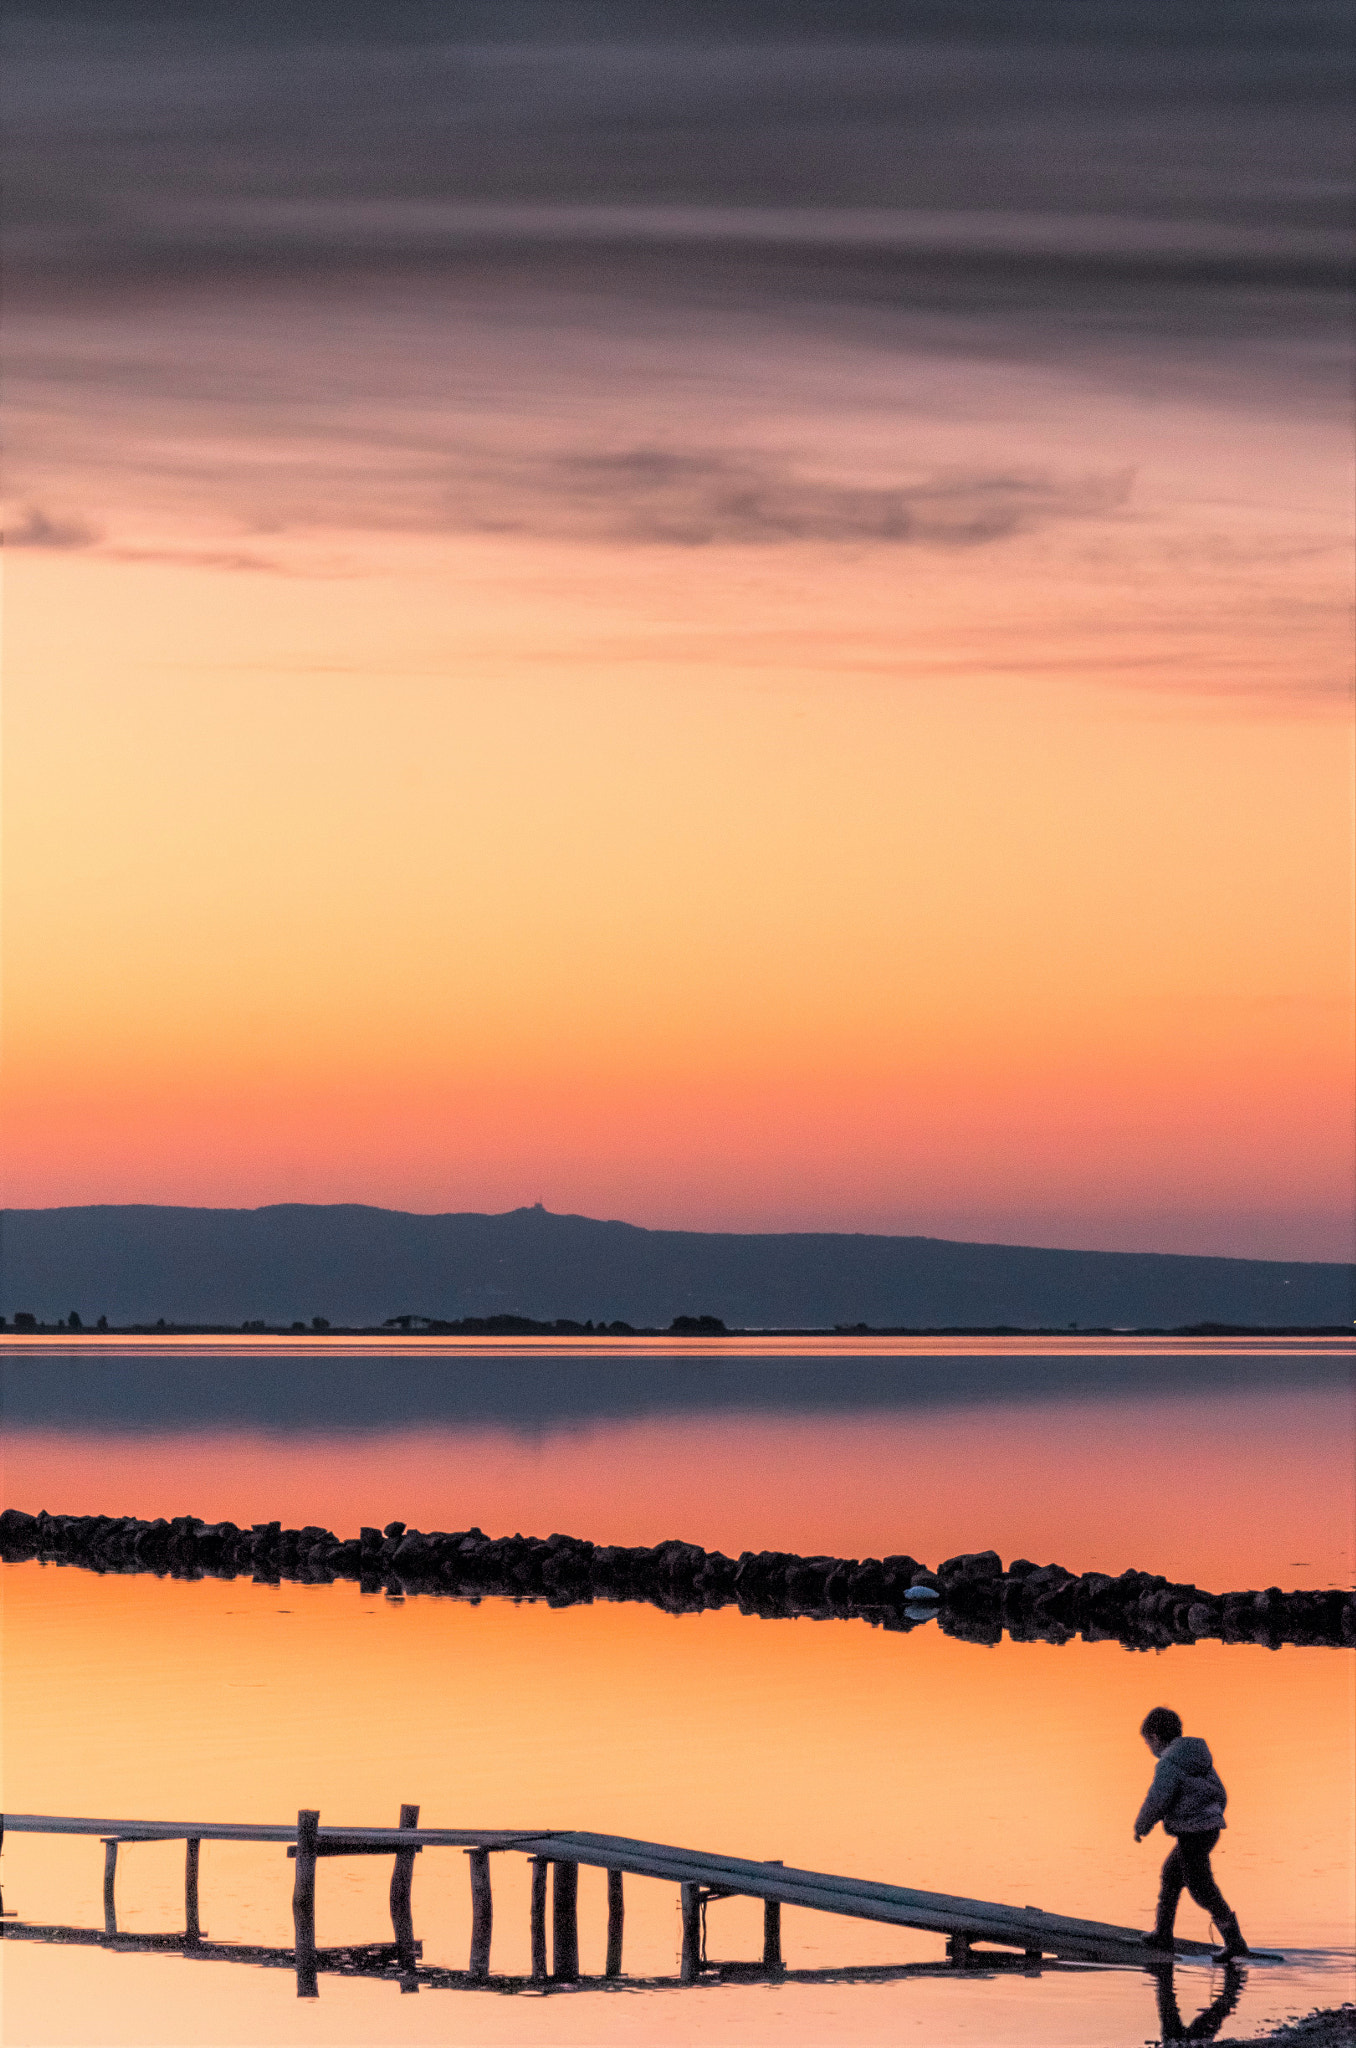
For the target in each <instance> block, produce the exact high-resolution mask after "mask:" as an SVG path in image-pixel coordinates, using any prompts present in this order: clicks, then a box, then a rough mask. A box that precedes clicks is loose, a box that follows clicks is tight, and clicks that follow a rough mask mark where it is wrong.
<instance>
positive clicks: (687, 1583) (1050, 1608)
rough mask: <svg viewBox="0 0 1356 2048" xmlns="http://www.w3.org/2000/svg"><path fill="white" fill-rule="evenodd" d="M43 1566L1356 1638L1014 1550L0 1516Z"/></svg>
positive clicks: (991, 1637) (1308, 1602)
mask: <svg viewBox="0 0 1356 2048" xmlns="http://www.w3.org/2000/svg"><path fill="white" fill-rule="evenodd" d="M34 1558H37V1559H42V1560H44V1561H46V1562H48V1563H51V1564H67V1565H79V1566H81V1567H83V1568H84V1569H85V1570H87V1571H96V1572H154V1573H156V1574H158V1575H160V1576H162V1577H163V1576H170V1577H174V1578H186V1579H193V1578H227V1579H230V1578H241V1577H249V1578H252V1579H255V1580H258V1581H260V1582H262V1583H265V1584H277V1583H279V1582H280V1581H281V1580H283V1579H286V1580H289V1581H291V1582H293V1583H297V1584H303V1585H324V1584H328V1583H331V1582H332V1581H334V1580H336V1579H354V1580H357V1581H358V1583H359V1584H360V1585H362V1586H363V1587H364V1588H366V1589H368V1590H370V1591H374V1592H375V1591H379V1590H381V1589H383V1588H385V1589H386V1590H387V1591H388V1592H392V1593H400V1594H405V1593H425V1594H442V1595H445V1596H452V1597H454V1598H460V1599H481V1598H490V1597H493V1598H500V1599H511V1600H524V1599H527V1600H546V1601H549V1602H550V1603H551V1604H552V1605H553V1606H562V1607H564V1606H572V1605H574V1604H576V1603H578V1602H581V1601H582V1602H587V1601H591V1600H643V1601H647V1602H649V1603H651V1604H652V1605H654V1606H657V1607H661V1608H663V1609H664V1610H665V1611H666V1612H668V1613H672V1614H686V1613H694V1612H697V1611H699V1610H701V1609H703V1608H708V1607H729V1606H737V1607H739V1608H740V1609H741V1610H742V1611H743V1612H744V1613H746V1614H754V1615H763V1616H765V1617H768V1618H773V1617H784V1616H792V1615H800V1616H805V1617H807V1618H810V1619H814V1620H824V1621H827V1620H832V1619H856V1620H862V1621H868V1622H872V1623H874V1624H875V1625H877V1626H879V1627H883V1628H888V1629H908V1628H915V1627H919V1626H921V1625H922V1623H923V1622H924V1621H926V1620H928V1619H930V1618H932V1617H933V1616H935V1617H936V1619H937V1621H938V1622H939V1624H940V1626H941V1627H942V1628H943V1629H944V1630H945V1631H946V1632H947V1634H949V1635H955V1636H960V1637H962V1638H964V1639H966V1640H968V1641H972V1642H980V1643H996V1642H997V1641H999V1639H1000V1638H1001V1637H1002V1636H1003V1635H1004V1634H1005V1633H1006V1634H1007V1635H1009V1636H1010V1637H1012V1638H1013V1640H1014V1641H1018V1642H1027V1641H1043V1642H1056V1643H1062V1642H1067V1641H1068V1640H1069V1639H1070V1638H1071V1637H1073V1636H1081V1637H1082V1638H1084V1639H1085V1640H1087V1641H1091V1642H1097V1641H1107V1640H1114V1641H1117V1642H1120V1643H1123V1644H1124V1645H1125V1646H1126V1647H1127V1648H1129V1649H1144V1650H1150V1649H1162V1648H1165V1647H1166V1646H1168V1645H1169V1644H1173V1643H1192V1642H1200V1641H1202V1640H1206V1639H1209V1638H1212V1637H1213V1638H1216V1639H1220V1640H1222V1641H1224V1642H1228V1643H1263V1644H1266V1645H1268V1646H1270V1647H1271V1648H1279V1647H1280V1645H1281V1644H1282V1643H1312V1644H1328V1645H1339V1646H1340V1645H1345V1646H1348V1647H1351V1646H1353V1645H1356V1593H1353V1592H1350V1591H1344V1590H1342V1589H1340V1588H1339V1589H1328V1590H1321V1589H1314V1590H1307V1591H1306V1590H1299V1591H1292V1592H1283V1591H1282V1590H1281V1588H1280V1587H1279V1586H1268V1587H1265V1588H1263V1589H1262V1590H1260V1591H1259V1590H1256V1589H1254V1590H1249V1591H1246V1592H1233V1593H1209V1592H1205V1591H1203V1590H1202V1588H1201V1587H1199V1586H1192V1585H1183V1584H1180V1583H1177V1582H1175V1581H1173V1580H1170V1579H1166V1578H1163V1577H1161V1576H1158V1575H1155V1574H1154V1573H1151V1572H1142V1571H1126V1572H1122V1573H1120V1574H1119V1576H1117V1577H1112V1576H1111V1575H1110V1574H1109V1573H1106V1572H1073V1571H1069V1570H1067V1569H1066V1568H1065V1567H1064V1566H1063V1565H1059V1564H1046V1565H1038V1564H1035V1563H1033V1562H1032V1561H1031V1560H1030V1559H1028V1558H1016V1559H1013V1560H1012V1561H1011V1562H1010V1563H1009V1564H1008V1565H1007V1566H1006V1567H1005V1566H1004V1564H1003V1562H1002V1560H1001V1558H1000V1557H999V1555H998V1553H997V1552H996V1551H993V1550H981V1551H970V1552H966V1553H964V1554H962V1555H960V1556H957V1557H950V1558H947V1559H946V1560H945V1561H944V1562H943V1563H941V1564H939V1565H938V1566H937V1567H936V1569H935V1570H929V1569H928V1567H927V1566H926V1565H925V1564H923V1563H922V1562H921V1561H920V1560H919V1559H917V1558H914V1557H908V1556H904V1555H897V1556H892V1557H884V1558H880V1557H868V1558H846V1557H799V1556H796V1555H794V1554H792V1553H789V1552H786V1551H779V1550H760V1551H750V1550H746V1551H744V1552H743V1554H742V1555H741V1556H739V1557H726V1556H725V1555H724V1554H723V1553H722V1552H721V1551H718V1550H715V1551H711V1550H703V1549H701V1548H700V1547H699V1545H697V1544H695V1543H680V1542H668V1543H657V1544H655V1545H654V1546H653V1547H651V1548H647V1547H644V1546H640V1547H625V1546H621V1545H618V1544H606V1543H590V1542H587V1541H585V1540H582V1539H580V1538H577V1537H573V1536H560V1535H556V1536H548V1537H545V1538H541V1537H535V1536H520V1535H514V1536H486V1535H485V1533H484V1531H483V1530H480V1529H463V1530H457V1531H448V1530H442V1529H435V1530H431V1531H428V1532H424V1531H421V1530H418V1529H410V1528H407V1527H406V1525H405V1524H404V1523H403V1522H388V1523H387V1524H386V1526H385V1528H383V1529H376V1528H368V1529H364V1530H363V1531H362V1533H361V1535H359V1536H356V1537H350V1538H347V1539H342V1538H340V1537H338V1536H336V1535H335V1534H334V1532H333V1531H332V1530H330V1529H322V1528H320V1527H318V1526H316V1525H313V1524H308V1525H307V1526H306V1527H305V1528H302V1529H284V1528H283V1527H282V1525H281V1523H279V1522H256V1523H255V1524H254V1525H253V1526H252V1527H251V1528H248V1529H242V1528H239V1527H238V1526H237V1525H236V1524H235V1523H234V1522H204V1521H201V1520H199V1519H198V1517H196V1516H194V1515H178V1516H176V1517H175V1518H174V1520H172V1521H167V1520H165V1519H164V1518H163V1517H161V1518H159V1519H157V1520H156V1521H152V1522H146V1521H139V1520H138V1519H137V1518H136V1517H135V1516H132V1515H122V1516H117V1515H50V1514H48V1513H46V1512H45V1511H43V1512H42V1513H39V1514H36V1515H31V1514H26V1513H25V1512H23V1510H21V1509H19V1508H7V1509H6V1510H5V1511H4V1513H3V1514H0V1561H3V1562H5V1563H10V1564H12V1563H17V1562H20V1561H22V1560H25V1559H34Z"/></svg>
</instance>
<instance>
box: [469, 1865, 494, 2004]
mask: <svg viewBox="0 0 1356 2048" xmlns="http://www.w3.org/2000/svg"><path fill="white" fill-rule="evenodd" d="M466 1853H467V1855H468V1856H469V1858H470V1860H471V1962H470V1973H471V1975H472V1976H473V1977H474V1978H475V1979H476V1981H477V1982H478V1983H481V1984H483V1983H484V1982H485V1979H486V1978H487V1977H488V1976H489V1974H490V1932H491V1929H492V1928H493V1926H494V1898H493V1895H492V1893H491V1891H490V1852H489V1850H488V1849H468V1850H467V1852H466Z"/></svg>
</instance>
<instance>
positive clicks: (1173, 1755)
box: [1135, 1707, 1248, 1956]
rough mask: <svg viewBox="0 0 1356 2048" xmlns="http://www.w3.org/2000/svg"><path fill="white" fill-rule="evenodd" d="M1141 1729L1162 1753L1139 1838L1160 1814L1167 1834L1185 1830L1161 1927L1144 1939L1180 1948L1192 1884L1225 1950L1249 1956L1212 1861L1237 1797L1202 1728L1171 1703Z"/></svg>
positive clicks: (1166, 1879) (1166, 1878) (1164, 1892)
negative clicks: (1227, 1810) (1182, 1915)
mask: <svg viewBox="0 0 1356 2048" xmlns="http://www.w3.org/2000/svg"><path fill="white" fill-rule="evenodd" d="M1139 1732H1140V1734H1141V1735H1142V1736H1143V1737H1144V1740H1145V1742H1146V1743H1147V1744H1148V1745H1149V1748H1150V1749H1151V1750H1152V1751H1153V1753H1154V1755H1155V1756H1156V1757H1157V1759H1158V1766H1157V1768H1156V1770H1155V1771H1154V1777H1153V1783H1152V1784H1151V1785H1150V1787H1149V1791H1148V1796H1147V1797H1146V1799H1145V1801H1144V1804H1143V1806H1141V1808H1140V1810H1139V1813H1138V1815H1137V1817H1136V1820H1135V1840H1136V1841H1137V1842H1142V1841H1143V1840H1144V1837H1145V1836H1146V1835H1147V1834H1148V1833H1149V1831H1150V1829H1151V1828H1153V1827H1156V1826H1157V1825H1158V1823H1159V1821H1162V1823H1163V1832H1164V1834H1165V1835H1175V1836H1176V1838H1177V1840H1176V1845H1175V1846H1174V1848H1173V1851H1172V1854H1171V1855H1170V1856H1169V1857H1168V1859H1167V1861H1166V1863H1165V1864H1164V1865H1163V1874H1162V1877H1161V1878H1160V1880H1159V1890H1158V1917H1157V1919H1156V1921H1155V1922H1154V1931H1153V1933H1152V1934H1146V1935H1145V1936H1144V1946H1145V1947H1146V1948H1148V1949H1157V1950H1158V1951H1159V1952H1160V1953H1162V1954H1164V1955H1171V1954H1172V1953H1173V1945H1172V1929H1173V1922H1174V1921H1175V1920H1176V1918H1177V1901H1178V1900H1179V1899H1180V1898H1181V1896H1182V1890H1183V1887H1185V1888H1186V1890H1187V1891H1189V1892H1190V1893H1191V1896H1192V1898H1193V1899H1194V1900H1195V1901H1196V1904H1197V1905H1198V1906H1199V1907H1201V1909H1202V1911H1203V1912H1206V1913H1208V1914H1209V1915H1210V1917H1211V1919H1212V1920H1213V1921H1214V1923H1215V1925H1216V1927H1218V1929H1219V1931H1220V1934H1221V1935H1222V1937H1223V1940H1224V1953H1225V1955H1226V1956H1245V1955H1247V1953H1248V1944H1247V1943H1246V1941H1244V1939H1243V1936H1242V1934H1241V1933H1240V1931H1239V1926H1238V1920H1237V1918H1236V1916H1235V1914H1234V1911H1233V1908H1232V1907H1231V1906H1230V1905H1229V1902H1228V1900H1227V1899H1226V1898H1225V1896H1224V1894H1223V1892H1222V1891H1221V1890H1220V1888H1219V1886H1218V1885H1217V1884H1216V1883H1215V1874H1214V1872H1213V1871H1212V1870H1211V1868H1210V1852H1211V1850H1212V1849H1213V1848H1214V1846H1215V1844H1216V1842H1218V1840H1219V1838H1220V1831H1221V1829H1222V1828H1224V1826H1225V1825H1226V1822H1225V1819H1224V1807H1225V1803H1226V1801H1227V1800H1228V1797H1229V1795H1228V1793H1227V1792H1226V1791H1225V1789H1224V1786H1223V1784H1222V1783H1221V1781H1220V1776H1219V1773H1218V1771H1217V1770H1216V1769H1215V1765H1214V1760H1213V1758H1212V1757H1211V1755H1210V1751H1209V1750H1208V1749H1207V1748H1206V1746H1205V1744H1204V1743H1203V1742H1202V1741H1201V1739H1200V1737H1199V1736H1198V1735H1183V1733H1182V1719H1181V1716H1180V1714H1175V1713H1174V1712H1173V1710H1172V1708H1171V1707H1155V1708H1154V1709H1153V1711H1152V1713H1149V1714H1146V1715H1145V1717H1144V1720H1143V1723H1142V1724H1141V1727H1140V1731H1139Z"/></svg>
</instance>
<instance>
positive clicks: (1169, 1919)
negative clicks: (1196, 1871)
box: [1154, 1842, 1186, 1941]
mask: <svg viewBox="0 0 1356 2048" xmlns="http://www.w3.org/2000/svg"><path fill="white" fill-rule="evenodd" d="M1185 1883H1186V1868H1185V1865H1184V1864H1183V1861H1182V1845H1181V1843H1180V1842H1174V1843H1173V1846H1172V1852H1171V1854H1170V1855H1169V1856H1168V1858H1167V1861H1166V1862H1165V1863H1164V1865H1163V1870H1162V1874H1161V1876H1160V1877H1159V1880H1158V1917H1157V1919H1156V1920H1155V1921H1154V1937H1155V1939H1156V1940H1158V1941H1171V1940H1172V1928H1173V1922H1174V1921H1175V1920H1176V1918H1177V1901H1178V1900H1179V1899H1180V1898H1181V1896H1182V1886H1183V1885H1184V1884H1185Z"/></svg>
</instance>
